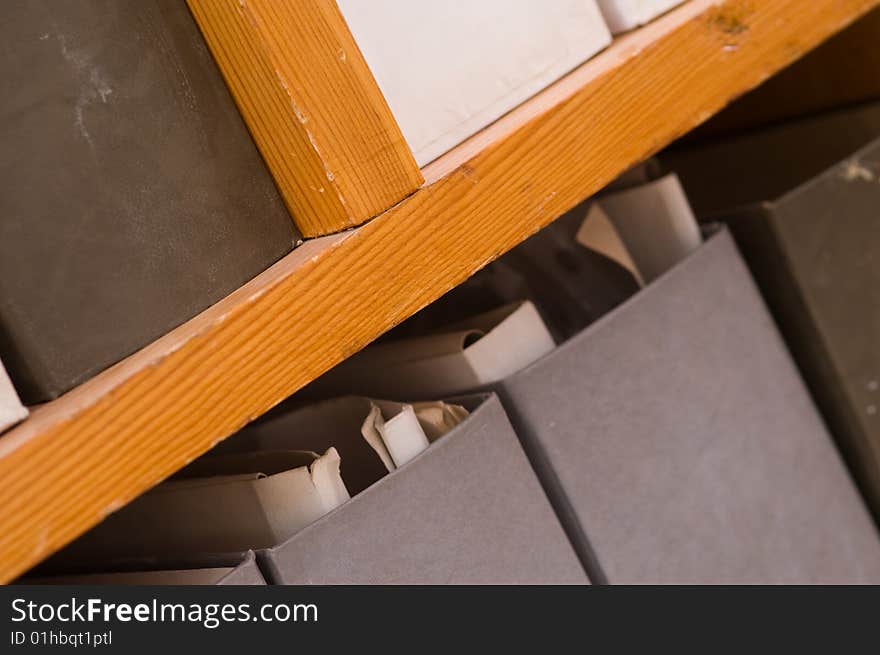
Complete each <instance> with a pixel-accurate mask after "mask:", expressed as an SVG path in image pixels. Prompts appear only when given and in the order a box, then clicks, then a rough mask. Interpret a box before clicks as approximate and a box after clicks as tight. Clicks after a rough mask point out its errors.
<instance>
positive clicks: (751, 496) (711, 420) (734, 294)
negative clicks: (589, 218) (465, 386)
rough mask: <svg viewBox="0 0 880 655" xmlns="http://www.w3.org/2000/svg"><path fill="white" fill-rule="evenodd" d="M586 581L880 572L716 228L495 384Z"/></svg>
mask: <svg viewBox="0 0 880 655" xmlns="http://www.w3.org/2000/svg"><path fill="white" fill-rule="evenodd" d="M500 393H501V394H502V397H503V399H504V401H505V406H506V407H507V408H508V411H509V412H510V415H511V420H512V421H513V423H514V425H515V426H516V428H517V431H518V433H519V435H520V437H521V438H523V440H524V442H525V443H526V444H527V445H528V450H529V451H530V452H531V455H532V457H533V461H534V463H535V464H536V466H537V468H538V471H539V474H540V475H541V477H542V479H543V480H544V481H545V484H546V486H547V487H548V489H550V490H551V492H552V495H553V498H554V501H555V504H556V505H557V507H558V508H559V510H560V515H561V516H562V518H563V519H564V521H565V522H566V524H567V526H568V529H569V532H570V534H571V535H572V537H573V539H574V540H575V543H577V544H578V546H579V549H580V551H581V554H582V556H583V557H584V558H585V560H587V561H588V562H589V563H590V566H591V569H592V570H590V575H591V577H592V578H593V580H594V581H595V580H597V579H598V580H603V581H607V582H611V583H861V582H874V583H876V582H880V541H878V537H877V533H876V531H875V528H874V525H873V524H872V522H871V520H870V518H869V516H868V513H867V512H866V510H865V507H864V504H863V503H862V500H861V498H860V497H859V496H858V494H857V492H856V490H855V487H854V486H853V484H852V482H851V480H850V478H849V476H848V474H847V472H846V470H845V469H844V467H843V465H842V463H841V461H840V458H839V456H838V454H837V451H836V450H835V448H834V446H833V444H832V442H831V440H830V438H829V436H828V434H827V432H826V430H825V428H824V426H823V423H822V421H821V419H820V417H819V415H818V414H817V412H816V410H815V408H814V406H813V404H812V401H811V399H810V397H809V395H808V394H807V392H806V389H805V388H804V386H803V383H802V382H801V380H800V378H799V377H798V374H797V371H796V369H795V367H794V364H793V363H792V361H791V359H790V356H789V354H788V352H787V351H786V349H785V346H784V344H783V343H782V340H781V339H780V336H779V334H778V333H777V330H776V328H775V326H774V324H773V321H772V319H771V318H770V316H769V314H768V313H767V310H766V309H765V306H764V304H763V302H762V300H761V298H760V296H759V295H758V292H757V289H756V288H755V286H754V283H753V282H752V279H751V277H750V276H749V273H748V271H747V270H746V267H745V265H744V264H743V262H742V260H741V258H740V256H739V254H738V252H737V250H736V247H735V246H734V244H733V241H732V239H731V237H730V235H729V234H728V233H727V232H726V231H721V232H719V233H717V234H715V235H714V236H712V237H710V238H709V239H708V241H707V242H706V243H705V244H704V245H703V246H702V247H701V248H700V249H699V250H698V251H696V252H695V253H693V254H692V255H691V256H689V257H688V258H687V259H686V260H684V261H683V262H681V263H680V264H679V265H678V266H676V267H675V268H673V269H672V270H670V271H669V272H668V273H666V274H665V275H663V276H662V277H661V278H659V279H658V280H657V281H656V282H654V283H653V284H651V285H650V286H648V287H647V288H645V289H644V290H643V291H641V292H640V293H639V294H638V295H637V296H635V297H634V298H633V299H631V300H630V301H628V302H627V303H625V304H624V305H622V306H620V307H619V308H618V309H616V310H615V311H613V312H612V313H610V314H608V315H607V316H606V317H604V318H603V319H601V320H599V321H598V322H597V323H595V324H593V325H592V326H590V327H589V328H587V329H586V330H585V331H584V332H583V333H581V334H580V335H579V336H577V337H575V338H574V339H572V340H570V341H568V342H567V343H565V344H563V345H562V346H560V347H559V348H558V349H557V350H556V351H555V352H553V353H552V354H551V355H549V356H548V357H545V358H544V359H542V360H541V361H539V362H537V363H536V364H534V365H533V366H531V367H529V368H528V369H526V370H524V371H521V372H520V373H518V374H516V375H514V376H512V377H511V378H509V379H508V380H506V381H505V382H503V383H502V384H501V385H500Z"/></svg>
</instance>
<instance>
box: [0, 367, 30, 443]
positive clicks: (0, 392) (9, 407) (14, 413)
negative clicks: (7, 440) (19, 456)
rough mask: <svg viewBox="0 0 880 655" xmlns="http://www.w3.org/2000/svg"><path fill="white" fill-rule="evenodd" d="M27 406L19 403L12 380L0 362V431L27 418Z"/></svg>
mask: <svg viewBox="0 0 880 655" xmlns="http://www.w3.org/2000/svg"><path fill="white" fill-rule="evenodd" d="M27 415H28V411H27V408H26V407H25V406H24V405H22V404H21V401H20V400H19V399H18V394H17V393H16V392H15V388H14V387H13V386H12V381H11V380H10V379H9V376H8V375H7V374H6V369H5V368H3V362H0V432H3V431H4V430H6V429H7V428H10V427H12V426H13V425H15V424H16V423H18V422H19V421H23V420H24V419H26V418H27Z"/></svg>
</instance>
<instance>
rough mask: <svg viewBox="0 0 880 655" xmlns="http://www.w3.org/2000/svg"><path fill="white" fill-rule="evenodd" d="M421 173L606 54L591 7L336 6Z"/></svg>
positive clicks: (416, 2) (569, 2)
mask: <svg viewBox="0 0 880 655" xmlns="http://www.w3.org/2000/svg"><path fill="white" fill-rule="evenodd" d="M337 4H338V5H339V8H340V10H341V11H342V14H343V16H344V17H345V20H346V22H347V23H348V27H349V29H350V30H351V32H352V34H353V35H354V38H355V41H356V42H357V45H358V47H359V48H360V50H361V52H362V53H363V55H364V59H365V60H366V62H367V64H368V65H369V67H370V70H371V71H372V73H373V76H374V77H375V78H376V82H377V83H378V85H379V88H380V89H381V90H382V93H383V94H384V95H385V98H386V100H387V101H388V105H389V106H390V107H391V111H392V113H393V114H394V117H395V118H396V119H397V122H398V124H399V125H400V129H401V131H402V132H403V136H404V138H405V139H406V142H407V144H409V147H410V149H411V150H412V151H413V154H414V155H415V158H416V161H417V162H418V164H419V165H420V166H424V165H425V164H427V163H428V162H430V161H431V160H433V159H435V158H436V157H438V156H439V155H441V154H443V153H444V152H446V151H447V150H449V149H450V148H452V147H453V146H455V145H457V144H458V143H460V142H461V141H463V140H464V139H466V138H467V137H469V136H470V135H472V134H474V133H475V132H478V131H479V130H481V129H482V128H483V127H485V126H486V125H488V124H489V123H492V122H493V121H495V120H496V119H497V118H499V117H500V116H502V115H503V114H505V113H507V112H508V111H509V110H511V109H512V108H514V107H515V106H517V105H518V104H520V103H522V102H523V101H524V100H526V99H528V98H529V97H530V96H532V95H534V94H535V93H537V92H538V91H540V90H542V89H543V88H544V87H546V86H548V85H549V84H551V83H552V82H554V81H555V80H557V79H558V78H560V77H561V76H563V75H564V74H565V73H567V72H568V71H570V70H572V69H573V68H575V67H577V66H578V65H579V64H581V63H582V62H584V61H586V60H587V59H589V58H590V57H591V56H593V55H594V54H595V53H596V52H598V51H599V50H601V49H602V48H604V47H605V46H606V45H607V44H608V43H609V42H610V40H611V35H610V34H609V32H608V28H607V27H606V26H605V22H604V20H603V19H602V14H601V13H600V11H599V9H598V7H597V6H596V3H595V1H594V0H553V2H546V1H545V0H478V1H477V2H474V1H473V0H443V2H434V1H428V0H338V2H337Z"/></svg>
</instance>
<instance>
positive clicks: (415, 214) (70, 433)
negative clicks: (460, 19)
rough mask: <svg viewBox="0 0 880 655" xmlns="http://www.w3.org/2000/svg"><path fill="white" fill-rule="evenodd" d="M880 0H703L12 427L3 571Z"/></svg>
mask: <svg viewBox="0 0 880 655" xmlns="http://www.w3.org/2000/svg"><path fill="white" fill-rule="evenodd" d="M877 4H880V0H811V2H810V3H803V2H802V0H764V1H763V2H754V1H753V0H726V1H722V2H713V1H712V0H692V1H691V2H690V3H688V4H687V5H685V6H683V7H682V8H681V9H679V10H677V11H675V12H673V13H672V14H670V15H667V16H666V17H664V18H663V19H661V20H660V21H658V22H657V23H654V24H652V25H650V26H648V27H646V28H644V29H642V30H640V31H638V32H636V33H634V34H631V35H629V36H627V37H625V38H623V39H621V40H620V41H618V42H616V43H615V45H614V46H613V47H612V48H610V49H609V50H608V51H606V52H605V53H603V54H602V55H600V56H599V57H597V58H596V59H594V60H593V61H591V62H588V63H587V64H585V65H584V66H582V67H581V68H579V69H578V70H576V71H574V72H573V73H572V74H571V75H570V76H568V77H567V78H566V79H564V80H561V81H560V82H559V83H558V84H556V85H554V86H553V87H552V88H550V89H548V90H546V91H545V92H544V93H542V94H541V95H539V96H538V97H536V98H534V99H533V100H532V101H530V102H528V103H526V104H525V105H523V106H522V107H520V108H519V109H517V110H516V111H514V112H513V113H511V114H510V115H508V116H507V117H506V118H505V119H503V120H502V121H499V122H498V123H496V124H495V125H493V126H492V127H490V128H489V129H487V130H486V131H485V132H484V133H482V134H480V135H478V136H477V137H475V138H474V139H473V140H471V141H470V142H468V143H466V144H463V145H462V146H461V147H459V148H457V149H456V150H454V151H452V152H450V153H449V154H448V155H446V156H444V157H443V158H441V159H440V160H438V161H437V162H435V163H434V164H432V165H431V167H430V168H429V169H428V170H426V175H427V177H428V178H429V184H428V185H427V186H425V187H423V188H422V189H420V190H419V191H418V192H416V193H415V194H413V195H411V196H410V197H409V198H407V199H406V200H405V201H403V202H402V203H400V204H398V205H396V206H395V207H393V208H392V209H390V210H388V211H387V212H385V213H384V214H383V215H382V216H380V217H378V218H377V219H375V220H373V221H370V222H369V223H367V224H366V225H364V226H362V227H360V228H357V229H356V230H352V231H349V232H347V233H344V234H340V235H335V236H329V237H325V238H323V239H319V240H315V241H310V242H307V243H306V244H305V245H303V246H302V247H300V248H298V249H297V250H296V251H294V252H293V253H292V254H291V255H289V256H288V257H287V258H285V259H284V260H282V261H281V262H279V263H278V264H276V265H275V266H273V267H272V268H271V269H269V270H268V271H266V272H265V273H264V274H262V275H260V276H259V277H258V278H256V279H255V280H253V281H252V282H250V283H249V284H247V285H246V286H245V287H243V288H242V289H240V290H238V291H237V292H235V293H234V294H232V296H230V297H229V298H226V299H225V300H223V301H222V302H220V303H219V304H217V305H215V306H214V307H212V308H211V309H209V310H207V311H206V312H204V313H203V314H201V315H200V316H198V317H197V318H196V319H194V320H192V321H190V322H189V323H188V324H186V325H184V326H182V327H181V328H179V329H177V330H175V331H174V332H172V333H171V334H169V335H167V336H166V337H164V338H163V339H161V340H160V341H158V342H156V343H154V344H152V345H150V346H149V347H147V348H145V349H144V350H143V351H141V352H139V353H137V354H135V355H134V356H132V357H131V358H129V359H128V360H125V361H124V362H122V363H120V364H119V365H117V366H116V367H114V368H113V369H110V370H109V371H106V372H105V373H103V374H101V375H100V376H98V377H97V378H95V379H93V380H92V381H90V382H88V383H87V384H85V385H83V386H82V387H79V388H78V389H75V390H74V391H72V392H71V393H69V394H67V395H66V396H64V397H62V398H60V399H58V400H57V401H55V402H53V403H51V404H50V405H47V406H44V407H42V408H40V409H39V410H37V411H36V412H35V413H34V415H33V416H32V417H31V418H30V419H29V420H28V421H27V422H25V423H24V424H23V425H21V426H20V427H18V428H16V429H15V430H13V431H12V432H11V433H8V434H7V435H6V436H4V437H2V438H0V481H2V482H0V507H2V508H3V509H2V512H0V579H4V580H8V579H10V578H12V577H13V576H15V575H16V574H18V573H20V572H22V571H24V570H25V569H26V568H27V567H29V566H30V565H32V564H34V563H36V562H38V561H40V560H41V559H42V558H44V557H46V556H47V555H49V554H50V553H51V552H52V551H54V550H56V549H57V548H59V547H60V546H62V545H63V544H64V543H66V542H68V541H69V540H71V539H72V538H74V537H75V536H76V535H78V534H79V533H81V532H83V531H84V530H86V529H87V528H89V527H90V526H92V525H94V524H95V523H96V522H97V521H99V520H100V519H101V517H103V516H105V515H106V514H107V513H108V512H111V511H113V510H114V509H117V508H119V507H120V506H122V505H123V504H125V503H126V502H128V501H130V500H131V499H132V498H133V497H134V496H136V495H137V494H138V493H140V492H142V491H144V490H145V489H147V488H149V487H150V486H152V485H153V484H155V483H157V482H158V481H160V480H161V479H162V478H164V477H165V476H167V475H169V474H170V473H172V472H173V471H175V470H176V469H178V468H180V467H181V466H183V465H184V464H186V463H187V462H188V461H190V460H191V459H192V458H194V457H196V456H197V455H199V454H200V453H202V452H204V451H205V450H207V449H208V448H210V447H211V446H212V445H213V444H215V443H216V442H217V441H219V440H220V439H222V438H224V437H226V436H227V435H229V434H231V433H232V432H234V431H235V430H237V429H238V428H239V427H241V426H242V425H243V424H245V423H246V422H248V421H249V420H251V419H252V418H254V417H256V416H258V415H259V414H261V413H263V412H265V411H266V410H267V409H268V408H270V407H271V406H272V405H274V404H276V403H277V402H279V401H280V400H282V399H283V398H285V397H286V396H288V395H289V394H290V393H292V392H293V391H295V390H296V389H298V388H300V387H302V386H303V385H304V384H306V383H307V382H308V381H310V380H312V379H314V378H315V377H316V376H318V375H319V374H320V373H322V372H323V371H325V370H327V369H328V368H329V367H331V366H333V365H334V364H336V363H337V362H339V361H340V360H342V359H343V358H344V357H347V356H349V355H351V354H352V353H354V352H356V351H357V350H358V349H360V348H362V347H363V346H364V345H366V344H367V343H368V342H369V341H371V340H372V339H374V338H375V337H376V336H378V335H379V334H381V333H382V332H384V331H385V330H387V329H388V328H390V327H391V326H393V325H395V324H396V323H398V322H399V321H401V320H403V319H404V318H406V317H408V316H410V315H411V314H413V313H414V312H416V311H417V310H418V309H420V308H421V307H423V306H424V305H425V304H427V303H428V302H430V301H432V300H434V299H435V298H437V297H438V296H440V295H441V294H442V293H444V292H445V291H446V290H448V289H449V288H451V287H452V286H454V285H456V284H458V283H460V282H461V281H462V280H464V279H465V278H466V277H467V276H468V275H470V274H471V273H473V272H474V271H475V270H477V269H479V268H480V267H482V266H483V265H485V264H486V263H487V262H489V261H491V260H492V259H493V258H494V257H497V256H498V255H499V254H501V253H502V252H504V251H506V250H507V249H509V248H510V247H512V246H513V245H515V244H516V243H518V242H520V241H522V240H523V239H524V238H526V237H527V236H529V235H530V234H532V233H533V232H535V231H536V230H538V229H539V228H541V227H542V226H544V225H546V224H547V223H548V222H550V221H551V220H552V219H553V218H555V217H556V216H559V215H560V214H561V213H563V212H564V211H566V210H567V209H569V208H570V207H572V206H573V205H575V204H576V203H577V202H579V201H580V200H582V199H583V198H585V197H587V196H588V195H590V194H592V193H593V192H595V191H597V190H598V189H600V188H601V187H602V186H604V185H605V184H606V183H608V182H609V181H610V180H611V179H613V178H614V177H615V176H616V175H617V174H619V173H620V172H621V171H623V170H624V169H626V168H627V167H629V166H630V165H631V164H633V163H635V162H637V161H639V160H641V159H643V158H644V157H646V156H648V155H650V154H652V153H653V152H654V151H656V150H657V149H659V148H661V147H662V146H664V145H665V144H667V143H669V142H670V141H671V140H672V139H673V138H675V137H676V136H677V135H679V134H682V133H683V132H686V131H688V130H689V129H691V128H693V127H694V126H695V125H696V124H697V123H699V122H700V121H702V120H705V119H706V118H707V117H709V116H710V115H711V114H712V113H713V112H716V111H717V110H718V109H719V108H721V107H722V106H723V105H724V104H725V103H726V102H728V101H729V100H730V99H731V98H733V97H734V96H736V95H738V94H740V93H742V92H743V91H745V90H747V89H749V88H751V87H752V86H754V85H755V84H757V83H758V82H760V81H761V80H763V79H764V78H766V77H767V76H768V75H770V74H772V73H773V72H774V71H776V70H778V69H780V68H781V67H783V66H785V65H786V64H787V63H789V62H790V61H791V60H793V59H794V58H796V57H798V56H800V55H802V54H803V53H804V52H805V51H806V50H808V49H809V48H811V47H813V46H815V45H816V44H817V43H819V42H820V41H822V40H823V39H825V38H826V37H828V36H829V35H830V34H832V33H834V32H835V31H837V30H839V29H841V28H842V27H843V26H844V25H846V24H847V23H848V22H849V21H851V20H853V19H855V18H856V17H858V16H859V15H860V14H862V13H864V12H865V11H867V10H868V9H869V8H870V7H872V6H875V5H877Z"/></svg>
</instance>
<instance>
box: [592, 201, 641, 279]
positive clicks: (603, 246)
mask: <svg viewBox="0 0 880 655" xmlns="http://www.w3.org/2000/svg"><path fill="white" fill-rule="evenodd" d="M575 239H576V241H577V242H578V243H579V244H581V245H582V246H584V247H585V248H589V249H590V250H595V251H596V252H598V253H599V254H600V255H602V256H603V257H607V258H608V259H610V260H611V261H613V262H616V263H617V264H619V265H620V266H622V267H623V268H625V269H626V270H628V271H629V272H630V273H631V274H632V276H633V277H634V278H635V279H636V281H637V282H638V283H639V285H640V286H644V285H645V282H644V281H643V280H642V275H641V273H640V272H639V270H638V267H637V266H636V264H635V262H634V261H633V259H632V256H631V255H630V254H629V250H627V248H626V245H625V244H624V243H623V239H621V238H620V234H618V232H617V228H615V227H614V224H613V223H612V222H611V219H610V218H608V215H607V214H606V213H605V212H604V210H603V209H602V206H601V205H599V203H597V202H594V203H592V204H591V205H590V209H589V210H587V217H586V218H585V219H584V222H583V223H581V226H580V229H578V232H577V235H576V236H575Z"/></svg>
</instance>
